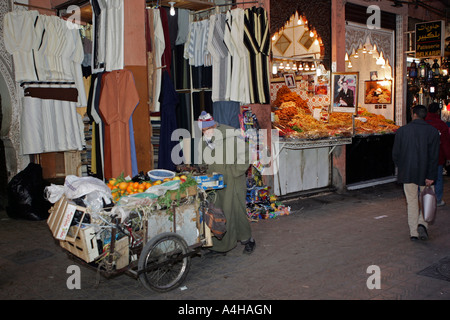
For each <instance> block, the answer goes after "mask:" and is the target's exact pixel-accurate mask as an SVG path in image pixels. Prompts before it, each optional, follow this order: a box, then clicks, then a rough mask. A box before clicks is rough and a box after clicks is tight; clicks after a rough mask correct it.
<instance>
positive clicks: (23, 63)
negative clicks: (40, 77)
mask: <svg viewBox="0 0 450 320" xmlns="http://www.w3.org/2000/svg"><path fill="white" fill-rule="evenodd" d="M38 15H39V13H38V12H37V11H36V10H31V11H12V12H8V13H7V14H5V16H4V20H3V39H4V42H5V48H6V50H7V51H8V52H9V53H10V54H12V56H13V61H14V73H15V80H16V81H17V82H19V81H34V80H37V76H36V72H35V68H34V61H33V52H32V50H33V49H36V46H37V43H36V38H35V33H34V22H35V20H36V18H37V17H38Z"/></svg>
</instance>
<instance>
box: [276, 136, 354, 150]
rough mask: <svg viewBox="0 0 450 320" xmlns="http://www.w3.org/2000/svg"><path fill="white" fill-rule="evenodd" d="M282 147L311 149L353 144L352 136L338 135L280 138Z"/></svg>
mask: <svg viewBox="0 0 450 320" xmlns="http://www.w3.org/2000/svg"><path fill="white" fill-rule="evenodd" d="M279 143H280V146H281V148H280V149H283V148H286V149H295V150H300V149H309V148H324V147H334V146H340V145H344V144H351V143H352V137H337V138H325V139H317V140H300V139H280V140H279Z"/></svg>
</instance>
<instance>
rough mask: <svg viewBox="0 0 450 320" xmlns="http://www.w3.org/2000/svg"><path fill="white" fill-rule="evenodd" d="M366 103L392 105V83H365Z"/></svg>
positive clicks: (389, 81) (387, 81) (381, 81)
mask: <svg viewBox="0 0 450 320" xmlns="http://www.w3.org/2000/svg"><path fill="white" fill-rule="evenodd" d="M364 103H366V104H380V103H386V104H389V103H392V81H391V80H380V81H364Z"/></svg>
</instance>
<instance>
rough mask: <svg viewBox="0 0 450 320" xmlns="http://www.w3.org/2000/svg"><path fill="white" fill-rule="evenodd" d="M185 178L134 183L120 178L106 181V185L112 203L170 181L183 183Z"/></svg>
mask: <svg viewBox="0 0 450 320" xmlns="http://www.w3.org/2000/svg"><path fill="white" fill-rule="evenodd" d="M186 179H187V177H186V176H185V175H181V176H175V177H174V178H172V179H169V178H166V179H164V180H163V181H161V180H156V181H153V182H152V181H141V182H134V181H132V180H124V179H122V178H111V179H109V180H108V182H107V183H106V185H107V186H108V188H109V189H111V194H112V196H113V201H114V202H117V201H119V199H120V198H121V197H123V196H127V195H131V194H136V193H141V192H144V191H145V190H147V189H148V188H150V187H152V186H155V185H159V184H161V183H164V182H167V181H172V180H180V181H181V183H183V182H185V181H186Z"/></svg>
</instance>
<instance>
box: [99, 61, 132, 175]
mask: <svg viewBox="0 0 450 320" xmlns="http://www.w3.org/2000/svg"><path fill="white" fill-rule="evenodd" d="M138 103H139V94H138V92H137V89H136V85H135V83H134V78H133V74H132V73H131V71H129V70H126V69H122V70H115V71H111V72H109V73H107V74H106V75H105V76H104V78H103V85H102V92H101V96H100V104H99V110H100V114H101V116H102V119H103V121H104V122H105V123H106V124H108V125H109V126H110V127H109V132H110V137H111V143H110V147H111V175H112V177H118V176H119V175H120V174H121V173H123V174H124V175H125V176H127V175H132V166H131V156H130V153H131V151H130V132H129V119H130V117H131V116H132V114H133V111H134V109H135V108H136V106H137V104H138ZM105 161H106V160H105ZM107 178H111V177H107Z"/></svg>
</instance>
